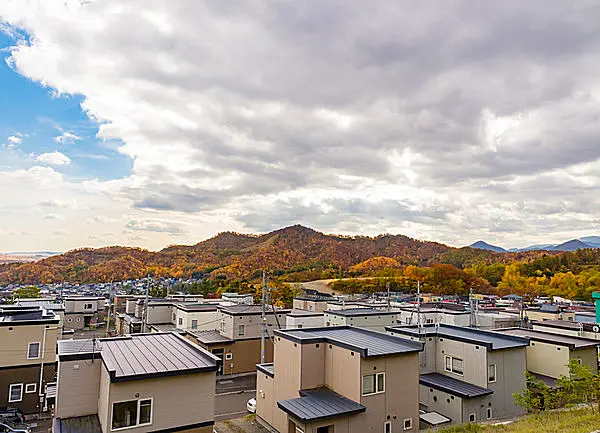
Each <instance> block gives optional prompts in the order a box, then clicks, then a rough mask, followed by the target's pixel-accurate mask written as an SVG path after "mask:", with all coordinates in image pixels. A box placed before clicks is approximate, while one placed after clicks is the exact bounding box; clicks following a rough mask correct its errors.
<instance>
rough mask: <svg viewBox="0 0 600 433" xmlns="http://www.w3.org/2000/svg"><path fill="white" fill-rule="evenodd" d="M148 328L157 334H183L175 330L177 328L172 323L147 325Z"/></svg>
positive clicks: (180, 330) (181, 331) (183, 332)
mask: <svg viewBox="0 0 600 433" xmlns="http://www.w3.org/2000/svg"><path fill="white" fill-rule="evenodd" d="M148 326H149V327H150V328H153V329H155V330H156V331H158V332H177V333H179V334H185V331H184V330H182V329H179V328H177V326H175V325H173V324H172V323H152V324H150V323H149V324H148Z"/></svg>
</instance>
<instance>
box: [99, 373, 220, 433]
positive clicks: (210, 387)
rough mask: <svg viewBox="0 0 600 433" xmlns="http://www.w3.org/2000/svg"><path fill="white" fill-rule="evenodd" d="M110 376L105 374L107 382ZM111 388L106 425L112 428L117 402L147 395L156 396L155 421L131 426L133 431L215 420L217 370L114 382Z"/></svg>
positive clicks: (104, 378) (146, 396)
mask: <svg viewBox="0 0 600 433" xmlns="http://www.w3.org/2000/svg"><path fill="white" fill-rule="evenodd" d="M106 379H107V377H105V376H103V377H102V380H103V381H105V380H106ZM109 387H110V393H109V394H108V398H107V402H108V410H107V411H106V413H105V414H103V416H104V417H105V418H104V424H103V425H105V426H108V427H110V426H111V419H112V405H113V403H115V402H119V401H127V400H139V399H144V398H152V399H153V402H152V424H151V425H148V426H143V427H134V428H129V429H128V431H130V432H132V433H133V432H140V433H141V432H144V433H145V432H150V431H155V430H164V429H171V428H176V427H177V428H181V427H184V426H192V425H194V424H199V423H210V422H212V421H213V420H214V408H215V372H206V373H199V374H190V375H181V376H172V377H160V378H155V379H143V380H131V381H127V382H118V383H110V385H109ZM136 394H139V397H136ZM103 397H104V398H106V396H103ZM99 417H100V414H99ZM203 430H205V429H203ZM104 431H107V430H106V429H104ZM209 431H210V430H209Z"/></svg>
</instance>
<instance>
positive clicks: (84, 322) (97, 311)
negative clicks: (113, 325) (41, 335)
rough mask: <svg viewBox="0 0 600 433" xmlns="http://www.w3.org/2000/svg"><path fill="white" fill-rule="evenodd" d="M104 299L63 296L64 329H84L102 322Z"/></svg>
mask: <svg viewBox="0 0 600 433" xmlns="http://www.w3.org/2000/svg"><path fill="white" fill-rule="evenodd" d="M105 303H106V299H104V298H102V297H88V296H72V297H68V298H65V301H64V304H65V315H64V319H63V328H64V329H84V328H89V327H93V326H98V325H101V324H102V323H104V316H105V314H104V313H105V311H104V310H105V308H104V307H105Z"/></svg>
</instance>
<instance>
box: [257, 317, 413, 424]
mask: <svg viewBox="0 0 600 433" xmlns="http://www.w3.org/2000/svg"><path fill="white" fill-rule="evenodd" d="M422 348H423V345H422V344H421V343H419V342H413V341H410V340H407V339H403V338H398V337H395V336H390V335H386V334H383V333H378V332H373V331H370V330H367V329H360V328H355V327H349V326H342V327H328V328H327V327H325V328H324V327H321V328H313V329H310V328H306V329H291V330H290V329H287V330H277V331H275V354H274V361H273V363H272V364H263V365H258V366H257V395H256V414H257V416H258V419H259V421H260V422H261V423H264V424H267V425H268V426H270V428H272V429H275V430H276V431H278V432H280V433H289V432H291V433H333V432H335V433H365V432H378V433H379V432H384V433H391V432H399V431H405V432H417V431H418V430H419V421H418V420H419V418H418V417H419V405H418V398H419V395H418V393H419V387H418V381H419V356H418V354H419V352H420V351H421V350H422Z"/></svg>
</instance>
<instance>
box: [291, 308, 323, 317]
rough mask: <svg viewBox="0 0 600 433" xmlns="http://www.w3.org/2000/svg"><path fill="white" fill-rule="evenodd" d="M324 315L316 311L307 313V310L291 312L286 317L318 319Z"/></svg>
mask: <svg viewBox="0 0 600 433" xmlns="http://www.w3.org/2000/svg"><path fill="white" fill-rule="evenodd" d="M324 315H325V313H323V312H318V311H307V310H292V311H291V312H290V313H289V314H288V316H289V317H318V316H324Z"/></svg>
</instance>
